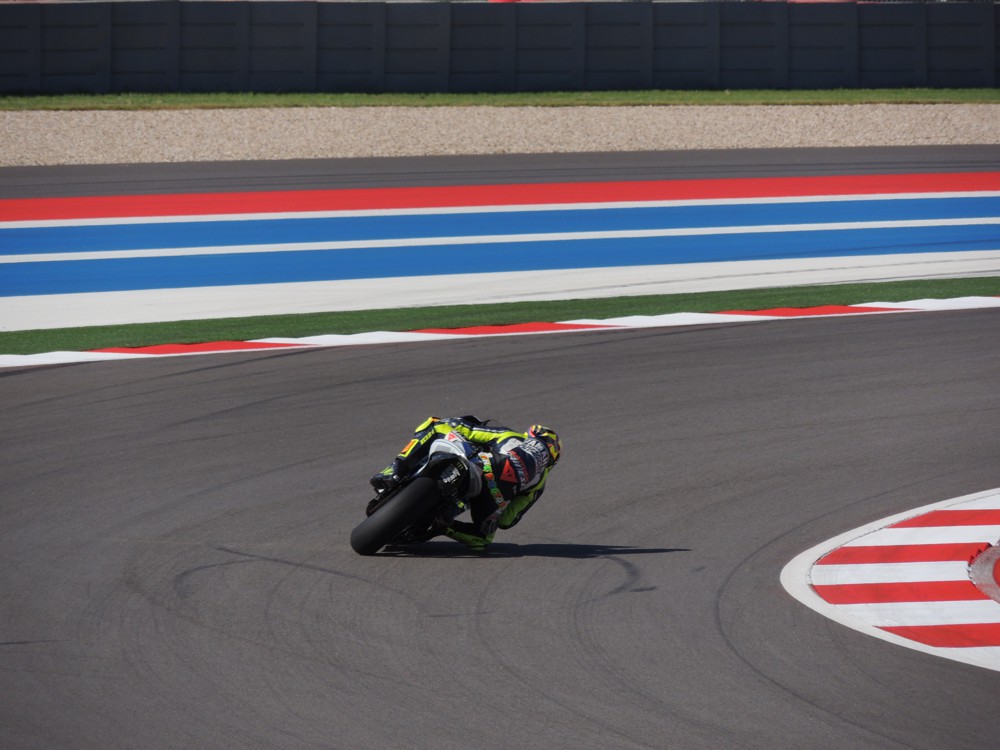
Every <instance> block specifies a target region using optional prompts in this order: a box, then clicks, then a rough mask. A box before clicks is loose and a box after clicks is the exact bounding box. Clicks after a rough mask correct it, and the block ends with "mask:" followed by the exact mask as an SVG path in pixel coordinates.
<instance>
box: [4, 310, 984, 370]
mask: <svg viewBox="0 0 1000 750" xmlns="http://www.w3.org/2000/svg"><path fill="white" fill-rule="evenodd" d="M976 308H1000V297H960V298H956V299H922V300H913V301H911V302H871V303H867V304H863V305H826V306H822V307H803V308H777V309H772V310H727V311H723V312H715V313H669V314H665V315H632V316H628V317H623V318H609V319H606V320H594V319H586V320H567V321H563V322H559V323H517V324H514V325H498V326H476V327H471V328H433V329H424V330H417V331H373V332H370V333H353V334H329V335H323V336H307V337H304V338H266V339H256V340H253V341H212V342H207V343H199V344H162V345H157V346H144V347H138V348H112V349H98V350H94V351H86V352H47V353H43V354H0V368H3V367H31V366H37V365H54V364H70V363H75V362H101V361H108V360H125V359H148V358H149V357H163V356H177V355H193V354H222V353H227V352H228V353H232V352H240V351H265V350H274V349H297V348H300V349H304V348H323V347H334V346H360V345H365V344H402V343H418V342H424V341H441V340H449V339H455V338H469V337H477V336H511V335H518V334H522V335H523V334H538V333H570V332H575V331H593V330H600V329H609V330H613V329H617V330H626V329H630V328H670V327H674V326H692V325H712V324H717V323H748V322H753V321H764V320H791V319H801V318H814V317H818V316H842V315H878V314H899V313H907V312H933V311H942V310H970V309H976Z"/></svg>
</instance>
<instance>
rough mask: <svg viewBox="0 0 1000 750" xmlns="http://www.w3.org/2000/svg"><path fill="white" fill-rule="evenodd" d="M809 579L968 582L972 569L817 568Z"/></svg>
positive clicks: (826, 582)
mask: <svg viewBox="0 0 1000 750" xmlns="http://www.w3.org/2000/svg"><path fill="white" fill-rule="evenodd" d="M809 577H810V579H811V580H812V584H813V585H814V586H838V585H843V584H856V583H923V582H930V581H968V580H969V566H968V564H967V563H965V562H962V561H960V560H959V561H949V562H931V563H924V562H921V563H885V564H882V563H878V564H861V565H816V566H814V567H813V568H812V570H810V571H809Z"/></svg>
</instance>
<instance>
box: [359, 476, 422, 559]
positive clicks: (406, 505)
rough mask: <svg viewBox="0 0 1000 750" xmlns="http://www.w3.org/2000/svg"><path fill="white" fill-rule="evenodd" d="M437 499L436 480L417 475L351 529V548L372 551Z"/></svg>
mask: <svg viewBox="0 0 1000 750" xmlns="http://www.w3.org/2000/svg"><path fill="white" fill-rule="evenodd" d="M439 500H440V495H439V493H438V489H437V482H435V481H434V480H433V479H431V478H430V477H419V478H417V479H414V480H413V481H412V482H410V484H408V485H407V486H406V487H404V488H403V489H402V490H400V491H399V493H398V494H396V496H395V497H392V498H390V499H389V501H388V502H386V504H385V505H383V506H382V507H381V508H379V509H378V510H376V511H375V512H374V513H372V514H371V515H370V516H368V517H367V518H366V519H365V520H364V521H362V522H361V523H359V524H358V525H357V526H355V527H354V531H352V532H351V549H353V550H354V551H355V552H357V553H358V554H359V555H374V554H375V553H376V552H378V551H379V550H380V549H382V548H383V547H384V546H385V545H387V544H389V543H391V542H392V540H393V539H395V538H396V537H397V536H399V535H400V534H401V533H403V531H405V530H406V529H407V528H409V527H410V526H412V525H413V524H414V523H416V522H417V521H419V520H420V518H421V517H422V516H424V515H426V514H427V513H428V512H429V511H430V510H431V509H432V508H433V507H434V506H435V505H436V504H437V503H438V502H439Z"/></svg>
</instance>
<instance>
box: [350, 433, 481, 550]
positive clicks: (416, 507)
mask: <svg viewBox="0 0 1000 750" xmlns="http://www.w3.org/2000/svg"><path fill="white" fill-rule="evenodd" d="M482 482H483V472H482V459H481V458H480V457H479V454H478V453H477V452H476V448H475V446H474V445H472V444H471V443H470V442H468V441H467V440H466V439H465V438H463V437H462V436H461V435H459V434H458V433H457V432H450V433H448V435H446V436H445V437H443V438H438V439H436V440H435V441H434V442H432V443H431V445H430V450H429V451H428V453H427V457H426V458H424V459H423V460H422V461H421V462H420V463H418V464H417V465H416V467H415V468H414V469H413V470H412V471H409V472H408V473H406V474H405V475H404V476H400V477H398V478H397V484H396V485H395V486H394V487H391V488H390V489H386V490H383V491H381V492H379V493H378V494H377V495H376V496H375V498H374V499H372V500H371V502H369V503H368V506H367V508H366V509H365V514H366V518H365V519H364V520H363V521H362V522H361V523H360V524H358V525H357V526H356V527H355V528H354V530H353V531H352V532H351V548H352V549H353V550H354V551H355V552H357V553H358V554H359V555H374V554H375V553H376V552H378V551H379V550H380V549H382V548H383V547H386V546H398V545H405V544H417V543H420V542H425V541H427V540H428V539H430V538H432V537H434V536H436V535H437V534H438V533H440V529H443V528H444V527H446V526H447V525H448V524H449V523H450V522H451V521H452V520H454V519H455V518H456V517H458V516H459V515H461V514H462V513H463V512H464V511H466V510H467V509H468V504H467V501H468V500H469V499H470V498H473V497H475V496H476V495H478V494H479V492H480V490H482V486H483V485H482Z"/></svg>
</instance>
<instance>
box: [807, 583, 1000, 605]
mask: <svg viewBox="0 0 1000 750" xmlns="http://www.w3.org/2000/svg"><path fill="white" fill-rule="evenodd" d="M813 588H814V589H815V590H816V593H817V594H819V595H820V597H822V598H823V599H824V600H825V601H828V602H829V603H830V604H878V603H883V602H962V601H972V600H975V599H989V597H988V596H986V595H985V594H984V593H983V592H982V591H980V590H979V589H977V588H976V587H975V585H974V584H973V583H972V581H921V582H908V583H844V584H836V585H829V586H813Z"/></svg>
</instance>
